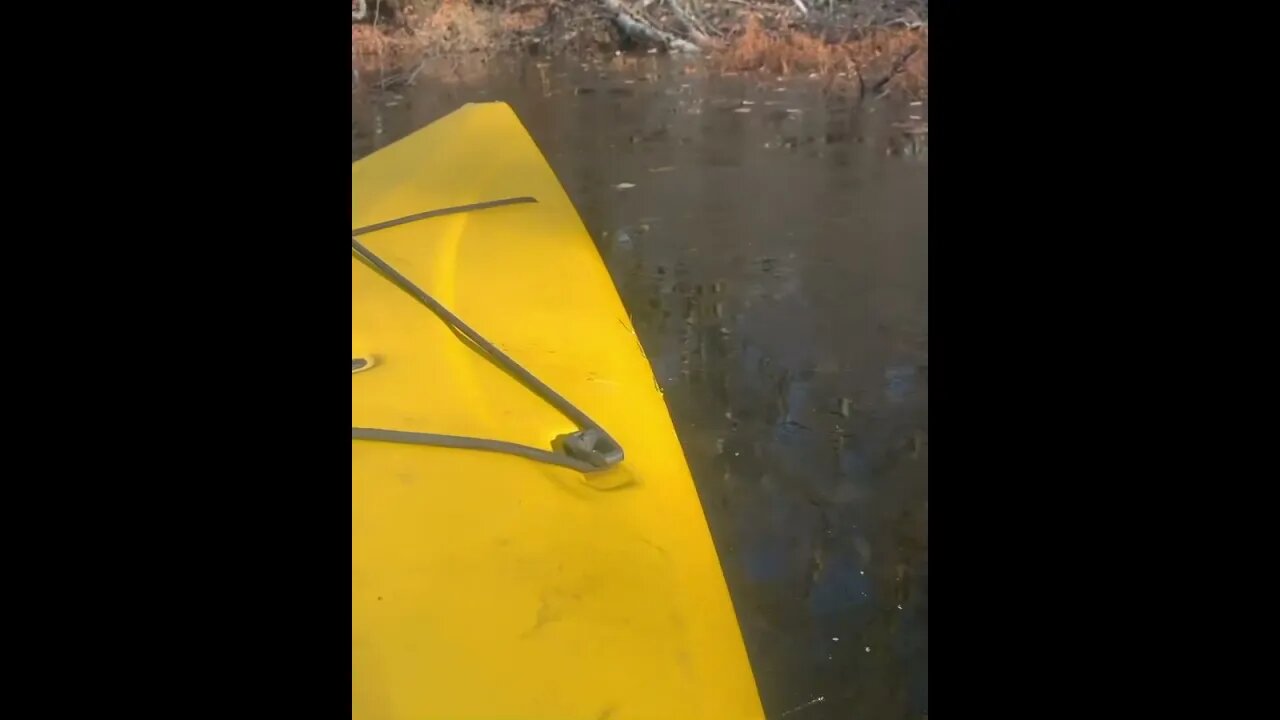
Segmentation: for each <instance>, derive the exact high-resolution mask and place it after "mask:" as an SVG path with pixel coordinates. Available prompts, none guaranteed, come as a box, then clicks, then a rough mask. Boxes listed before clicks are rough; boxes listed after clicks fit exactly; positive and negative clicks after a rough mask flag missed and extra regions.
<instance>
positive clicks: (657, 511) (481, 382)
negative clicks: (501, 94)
mask: <svg viewBox="0 0 1280 720" xmlns="http://www.w3.org/2000/svg"><path fill="white" fill-rule="evenodd" d="M517 197H531V198H533V199H534V201H533V202H523V203H518V204H506V205H497V206H493V207H487V208H485V209H479V210H475V211H471V212H462V213H454V214H447V215H440V216H434V217H428V218H425V219H422V220H417V221H413V222H407V223H404V224H401V225H395V226H391V227H386V228H384V229H380V230H376V231H373V232H369V233H366V234H362V235H361V236H360V238H359V239H360V242H361V243H363V244H364V245H365V246H367V247H368V248H369V250H371V251H372V252H374V253H376V254H377V255H378V256H379V257H381V258H382V259H383V260H385V261H386V262H387V263H389V264H390V265H392V266H394V267H395V269H396V270H397V271H399V272H400V273H402V274H403V275H404V276H405V277H407V278H409V279H410V280H411V281H412V282H413V283H414V284H416V285H418V286H419V287H421V288H422V289H423V290H425V291H426V292H427V293H429V294H430V295H431V296H432V297H434V298H435V299H436V300H438V301H439V302H440V303H441V304H443V305H444V306H445V307H446V308H448V309H449V310H450V311H451V312H453V313H456V314H457V315H458V316H459V317H460V318H461V319H462V320H464V321H465V322H466V323H467V324H468V325H470V326H471V327H473V328H474V329H475V330H476V331H477V332H479V333H480V334H481V335H482V336H483V337H485V338H486V339H488V340H489V341H491V342H493V343H494V344H495V345H496V346H497V347H498V348H500V349H501V351H502V352H503V353H505V354H507V355H509V356H510V357H511V358H512V359H514V360H515V361H516V362H518V363H519V364H520V365H521V366H523V367H525V368H526V369H527V370H529V371H530V372H532V373H533V375H535V376H536V377H538V378H539V379H540V380H542V381H543V382H545V383H546V384H547V385H549V386H550V387H551V388H553V389H554V390H555V391H556V392H557V393H559V394H561V395H563V396H564V397H565V398H566V399H568V400H569V402H571V403H573V404H574V405H575V406H577V407H579V408H580V409H581V410H583V411H584V412H585V413H586V414H587V415H589V416H590V417H591V418H592V419H593V420H595V421H597V422H598V423H599V424H600V425H602V426H603V427H604V428H606V429H607V431H608V432H609V433H610V434H611V435H612V436H613V437H614V438H615V439H616V440H617V441H618V443H619V444H620V445H621V446H622V448H623V450H624V452H625V458H624V460H623V461H622V462H621V463H620V464H618V465H617V466H616V467H612V468H610V469H607V470H602V471H598V472H593V473H583V472H579V471H575V470H572V469H569V468H565V467H560V466H556V465H552V464H548V463H544V462H536V461H533V460H529V459H526V458H522V457H516V456H513V455H507V454H502V453H498V452H488V451H482V450H461V449H453V448H442V447H427V446H421V445H408V444H400V443H390V442H373V441H363V440H353V441H352V498H351V499H352V714H353V717H358V718H362V719H364V720H381V719H387V720H392V719H395V720H401V719H403V720H408V719H409V718H413V719H415V720H418V719H422V718H446V717H447V718H610V719H611V720H619V719H620V718H631V717H634V718H685V717H688V718H707V717H717V718H761V717H763V716H764V715H763V711H762V710H761V707H760V702H759V698H758V695H757V692H756V687H755V683H754V679H753V677H752V674H751V669H750V664H749V662H748V660H747V655H746V651H745V647H744V645H743V642H742V638H741V634H740V631H739V629H738V624H737V620H736V616H735V613H734V610H733V606H732V603H731V601H730V597H729V593H728V590H727V587H726V585H725V582H724V578H723V574H722V572H721V569H720V564H719V560H718V558H717V556H716V552H715V548H714V545H713V543H712V540H711V535H710V533H709V531H708V528H707V524H706V520H705V517H704V515H703V513H702V508H701V505H700V503H699V499H698V496H697V492H696V490H695V488H694V485H693V482H692V479H691V477H690V474H689V470H688V466H687V464H686V462H685V459H684V455H683V452H682V450H681V447H680V444H679V441H678V438H677V436H676V433H675V430H674V427H673V426H672V423H671V419H670V416H669V413H668V411H667V408H666V404H665V402H664V400H663V398H662V394H661V391H660V390H659V388H658V386H657V383H656V382H655V380H654V377H653V374H652V370H651V368H650V366H649V363H648V360H647V359H646V358H645V356H644V351H643V349H642V348H641V346H640V343H639V341H638V339H637V337H636V335H635V331H634V329H633V328H632V326H631V322H630V319H629V317H628V315H627V313H626V310H625V308H624V306H623V304H622V302H621V299H620V298H619V297H618V294H617V291H616V289H615V287H614V285H613V282H612V279H611V278H610V276H609V274H608V271H607V269H606V268H605V266H604V264H603V262H602V261H601V258H600V256H599V252H598V251H597V250H596V248H595V246H594V244H593V243H592V242H591V238H590V236H589V235H588V233H587V231H586V229H585V227H584V226H583V225H582V222H581V220H580V218H579V217H578V215H577V212H576V210H575V209H574V208H573V206H572V204H571V202H570V200H569V198H568V196H567V194H566V193H565V192H564V190H563V188H562V187H561V186H560V184H559V181H558V180H557V179H556V177H555V175H554V173H553V172H552V170H551V168H550V167H549V166H548V164H547V163H546V161H545V159H544V158H543V157H542V154H541V153H540V151H539V150H538V149H537V147H536V145H534V143H533V140H532V139H531V138H530V137H529V135H528V133H527V132H526V131H525V129H524V127H523V126H522V125H521V124H520V121H519V120H518V118H516V116H515V114H514V113H513V112H512V111H511V109H510V108H509V107H508V106H506V105H505V104H502V103H484V104H473V105H467V106H464V107H463V108H461V109H460V110H458V111H456V112H454V113H453V114H451V115H449V116H446V117H445V118H443V119H441V120H439V121H437V122H435V123H433V124H431V125H429V126H427V127H425V128H423V129H422V130H419V131H418V132H416V133H414V134H412V135H410V136H409V137H407V138H405V139H403V140H401V141H399V142H397V143H395V144H392V145H390V146H388V147H386V148H383V149H382V150H380V151H378V152H377V153H374V154H373V155H371V156H369V157H367V158H364V159H362V160H360V161H358V162H357V163H354V164H353V165H352V227H353V229H354V228H359V227H365V226H370V225H375V224H378V223H383V222H385V221H387V220H391V219H395V218H401V217H405V216H410V215H414V214H417V213H422V212H424V211H428V210H432V209H436V208H446V207H453V206H461V205H468V204H473V203H485V202H488V201H493V200H498V199H502V198H517ZM352 358H364V359H367V360H368V362H367V363H366V364H365V365H362V366H361V371H360V372H354V370H353V374H352V425H353V427H355V426H359V427H372V428H384V429H390V430H398V431H406V432H419V433H445V434H450V435H460V436H468V437H476V438H487V439H493V440H501V441H505V442H512V443H519V444H522V445H526V446H530V447H535V448H541V449H545V450H551V449H552V445H551V440H552V438H555V437H558V436H561V435H564V434H566V433H570V432H574V431H575V430H577V429H578V427H577V426H576V425H575V424H574V423H573V422H572V421H571V420H569V419H568V418H566V417H565V416H564V415H563V414H562V413H560V412H559V411H557V410H556V409H555V408H554V407H552V406H551V405H550V404H548V403H547V402H546V401H545V400H543V399H542V398H540V397H539V396H538V395H537V394H535V393H534V392H531V391H530V390H529V388H527V387H525V386H524V385H522V384H521V383H520V382H519V381H518V380H517V379H515V378H514V377H513V376H512V375H510V374H509V373H507V372H505V371H504V370H503V369H502V368H500V367H499V366H498V365H497V364H495V363H494V362H492V361H491V360H490V359H489V358H487V357H485V356H484V354H483V353H480V352H478V351H477V349H476V348H475V347H474V346H472V345H471V344H470V343H468V342H467V341H466V340H464V339H463V338H462V337H460V336H459V335H458V334H457V333H456V332H455V330H454V329H453V328H451V327H450V326H449V325H448V324H446V323H445V322H443V321H442V320H441V318H440V317H438V316H437V315H436V314H434V313H432V312H431V311H430V310H429V309H428V308H426V307H425V306H423V305H422V304H421V303H420V302H418V301H416V300H415V299H414V298H412V297H411V296H410V295H409V294H408V293H406V292H404V290H403V289H401V288H398V287H396V286H395V285H394V284H393V283H391V282H389V281H388V279H387V278H386V277H385V276H384V275H382V274H380V273H379V272H377V271H376V270H375V269H374V268H373V267H371V266H370V265H369V264H368V263H367V262H365V261H363V260H361V259H360V258H358V257H357V256H356V254H354V253H353V255H352ZM354 367H355V366H354V365H353V369H354Z"/></svg>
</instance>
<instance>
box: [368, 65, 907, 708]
mask: <svg viewBox="0 0 1280 720" xmlns="http://www.w3.org/2000/svg"><path fill="white" fill-rule="evenodd" d="M446 76H447V77H446V79H444V80H442V79H440V78H438V77H434V76H433V75H432V74H430V73H423V74H421V75H419V76H418V78H417V81H416V84H415V85H414V86H413V87H401V88H399V89H393V90H389V91H383V90H377V89H375V88H374V87H372V86H371V85H370V83H369V82H368V79H366V82H365V83H364V84H362V86H361V87H360V88H359V89H358V90H356V91H354V92H353V94H352V159H353V160H354V159H356V158H358V157H360V156H362V155H364V154H366V153H368V152H371V151H372V150H374V149H376V148H377V147H380V146H382V145H385V144H387V143H389V142H391V141H394V140H396V139H398V138H399V137H401V136H403V135H405V134H407V133H408V132H411V131H412V130H415V129H417V128H419V127H421V126H422V125H424V124H426V123H428V122H430V121H431V120H434V119H435V118H437V117H440V116H441V115H443V114H446V113H447V112H449V111H450V110H452V109H454V108H455V107H456V106H457V105H459V104H461V103H463V102H468V101H471V100H485V99H501V100H505V101H507V102H510V103H511V104H512V105H513V107H514V108H515V109H516V111H517V113H519V115H520V116H521V118H522V119H523V121H524V122H525V124H526V126H527V127H528V128H529V130H530V132H531V133H532V134H533V136H534V138H535V139H536V140H537V142H538V143H539V145H540V146H541V147H542V149H543V152H544V153H546V155H547V156H548V158H549V160H550V161H551V164H552V166H553V167H554V169H555V171H556V173H557V174H558V175H559V177H560V179H561V181H562V182H563V183H564V184H565V187H566V189H567V190H568V192H569V195H570V196H571V197H572V198H573V200H574V202H575V203H576V204H577V206H578V209H579V211H580V212H581V213H582V215H583V220H584V221H585V222H586V225H587V227H588V228H589V229H590V230H591V232H592V233H593V235H594V236H595V238H596V241H597V243H598V246H599V247H600V250H601V252H602V254H603V255H604V257H605V259H606V261H607V263H608V265H609V269H610V271H611V272H612V274H613V277H614V279H615V281H616V282H617V284H618V287H619V290H620V291H621V293H622V298H623V300H624V302H625V303H626V305H627V307H628V309H629V310H630V312H631V313H632V316H633V320H634V323H635V327H636V330H637V332H638V333H639V334H640V338H641V341H642V342H643V344H644V347H645V351H646V352H647V353H648V355H649V358H650V360H651V361H652V362H653V363H654V366H655V371H656V373H657V375H658V378H659V380H660V382H661V383H662V386H663V389H664V391H665V393H666V398H667V401H668V404H669V405H670V407H671V411H672V414H673V416H674V418H675V423H676V427H677V429H678V431H679V434H680V437H681V440H682V442H683V443H684V447H685V451H686V453H687V455H688V459H689V462H690V465H691V466H692V469H693V474H694V478H695V480H696V482H697V484H698V490H699V493H700V495H701V498H702V501H703V504H704V507H705V509H706V512H707V515H708V520H709V522H710V525H711V529H712V532H713V534H714V536H715V540H716V545H717V548H718V550H719V552H720V556H721V559H722V562H723V563H724V570H725V574H726V577H727V579H728V583H729V588H730V591H731V593H732V595H733V599H734V604H735V606H736V608H737V611H738V614H739V619H740V621H741V623H742V630H743V634H744V636H745V638H746V643H747V648H748V651H749V653H750V656H751V662H752V666H753V668H754V671H755V674H756V679H757V683H758V685H759V688H760V693H761V699H762V700H763V702H764V705H765V709H766V711H767V712H768V714H769V717H770V718H782V717H786V718H796V719H797V720H811V719H817V718H858V719H859V720H863V719H867V720H871V719H875V718H921V717H926V716H927V715H928V709H929V704H928V697H929V693H928V681H929V672H928V661H929V646H928V631H929V551H928V549H929V543H928V517H929V504H928V488H929V480H928V476H929V475H928V474H929V413H928V399H929V345H928V339H929V333H928V330H929V324H928V323H929V306H928V239H929V226H928V189H929V182H928V148H927V143H926V142H924V139H925V138H927V135H921V134H919V133H916V134H909V130H907V129H904V127H902V126H903V125H906V126H914V127H916V128H919V126H921V125H923V122H924V121H925V120H926V119H927V115H926V113H925V111H926V110H927V107H923V106H919V105H909V104H906V103H905V102H890V101H880V102H871V101H868V102H865V103H858V102H856V101H855V99H854V98H851V97H845V96H841V95H840V94H839V93H838V92H837V93H833V92H829V91H825V90H824V88H823V85H822V83H821V82H820V81H818V80H816V79H807V78H799V79H793V80H788V81H785V82H783V81H778V80H777V79H775V78H773V77H763V78H762V77H748V76H732V77H709V76H707V74H705V73H703V72H701V71H699V70H697V69H695V68H691V67H686V64H685V63H673V62H669V61H666V60H663V59H660V58H656V57H642V58H637V59H632V58H614V59H613V60H612V61H610V62H607V63H604V64H603V65H594V64H593V65H591V66H588V67H584V66H583V65H582V64H581V63H577V62H573V63H558V64H555V63H553V64H549V65H544V66H539V65H537V64H535V63H534V62H532V61H527V62H525V63H522V64H514V63H511V64H505V63H502V64H500V63H490V64H489V66H488V67H487V68H485V69H484V71H483V72H480V71H478V70H476V69H475V68H470V69H464V68H460V67H459V68H454V69H451V70H449V71H448V72H447V73H446ZM912 116H916V117H915V118H913V117H912ZM623 183H628V184H631V185H633V186H634V187H620V186H621V185H622V184H623ZM817 698H821V700H817Z"/></svg>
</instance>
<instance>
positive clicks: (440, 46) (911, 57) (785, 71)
mask: <svg viewBox="0 0 1280 720" xmlns="http://www.w3.org/2000/svg"><path fill="white" fill-rule="evenodd" d="M358 4H359V0H353V3H352V7H353V11H352V25H351V56H352V75H353V79H354V81H355V82H358V81H359V78H360V74H361V72H367V71H370V70H373V69H375V68H376V69H378V70H379V72H381V73H385V72H386V71H388V70H390V71H391V72H392V73H393V76H394V77H395V78H396V79H397V80H398V81H400V82H408V83H412V82H413V81H414V80H415V79H416V78H417V77H419V76H420V75H422V74H424V73H425V74H426V75H427V76H430V75H432V74H433V70H432V68H433V67H437V66H440V65H441V62H442V61H443V62H444V63H445V64H447V63H448V62H449V61H451V60H452V61H459V62H461V61H468V62H476V61H478V62H480V63H484V62H486V61H487V60H488V59H491V58H498V57H502V56H512V55H524V56H527V57H531V58H543V59H546V58H551V57H555V56H561V55H563V56H569V57H576V58H580V59H593V58H595V59H598V58H601V57H604V56H610V55H619V54H625V55H632V54H654V53H663V54H670V55H672V56H676V57H685V58H689V59H690V60H699V61H701V62H704V63H705V64H706V66H707V67H708V68H709V69H710V70H711V71H713V72H721V73H724V72H728V73H750V72H755V71H759V72H762V73H768V74H771V75H775V76H788V75H812V74H814V73H817V74H818V75H820V76H822V77H824V78H825V79H827V81H828V82H829V83H831V84H836V83H841V84H845V85H848V86H849V90H850V91H851V92H852V93H854V94H856V95H857V96H858V97H859V98H864V97H868V98H869V97H884V96H886V95H889V94H899V95H902V96H904V97H908V98H910V99H924V98H927V97H928V55H929V28H928V20H927V12H928V5H927V0H900V2H891V3H888V5H890V6H893V7H892V8H890V9H887V10H886V9H885V8H884V7H883V4H881V3H875V4H874V9H870V8H871V7H872V5H873V4H872V3H870V2H866V0H843V1H841V2H826V1H825V0H808V2H805V1H804V0H754V1H748V0H683V1H681V0H626V1H624V0H582V1H581V2H577V3H572V4H566V3H565V2H564V1H563V0H527V1H524V2H520V1H518V0H487V1H486V0H399V2H392V0H364V10H365V13H364V15H363V16H362V18H361V19H359V20H357V19H356V16H357V12H356V9H357V5H358ZM819 6H823V9H821V10H820V9H818V8H819ZM801 7H803V8H805V11H804V12H801V9H800V8H801Z"/></svg>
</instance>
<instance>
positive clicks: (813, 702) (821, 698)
mask: <svg viewBox="0 0 1280 720" xmlns="http://www.w3.org/2000/svg"><path fill="white" fill-rule="evenodd" d="M828 659H830V657H828ZM826 699H827V698H826V696H825V695H819V696H818V697H816V698H814V699H812V700H810V701H809V702H807V703H801V704H799V705H797V706H795V707H793V708H791V709H790V710H788V711H786V712H784V713H782V714H781V715H779V716H778V717H780V718H784V717H786V716H788V715H790V714H791V713H793V712H795V711H797V710H803V709H805V708H807V707H809V706H810V705H817V704H818V703H820V702H822V701H824V700H826Z"/></svg>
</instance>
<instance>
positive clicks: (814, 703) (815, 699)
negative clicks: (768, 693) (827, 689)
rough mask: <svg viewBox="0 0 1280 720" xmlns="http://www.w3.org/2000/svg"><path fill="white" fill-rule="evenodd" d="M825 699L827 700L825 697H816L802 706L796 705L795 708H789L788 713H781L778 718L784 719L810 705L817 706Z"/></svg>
mask: <svg viewBox="0 0 1280 720" xmlns="http://www.w3.org/2000/svg"><path fill="white" fill-rule="evenodd" d="M826 699H827V697H826V696H825V695H819V696H818V697H816V698H814V699H812V700H810V701H809V702H807V703H804V704H803V705H797V706H795V707H793V708H791V709H790V710H788V711H786V712H784V713H782V714H781V715H779V716H778V717H779V718H784V717H786V716H788V715H790V714H791V713H793V712H795V711H797V710H803V709H805V708H807V707H809V706H810V705H817V704H818V703H820V702H822V701H824V700H826Z"/></svg>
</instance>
